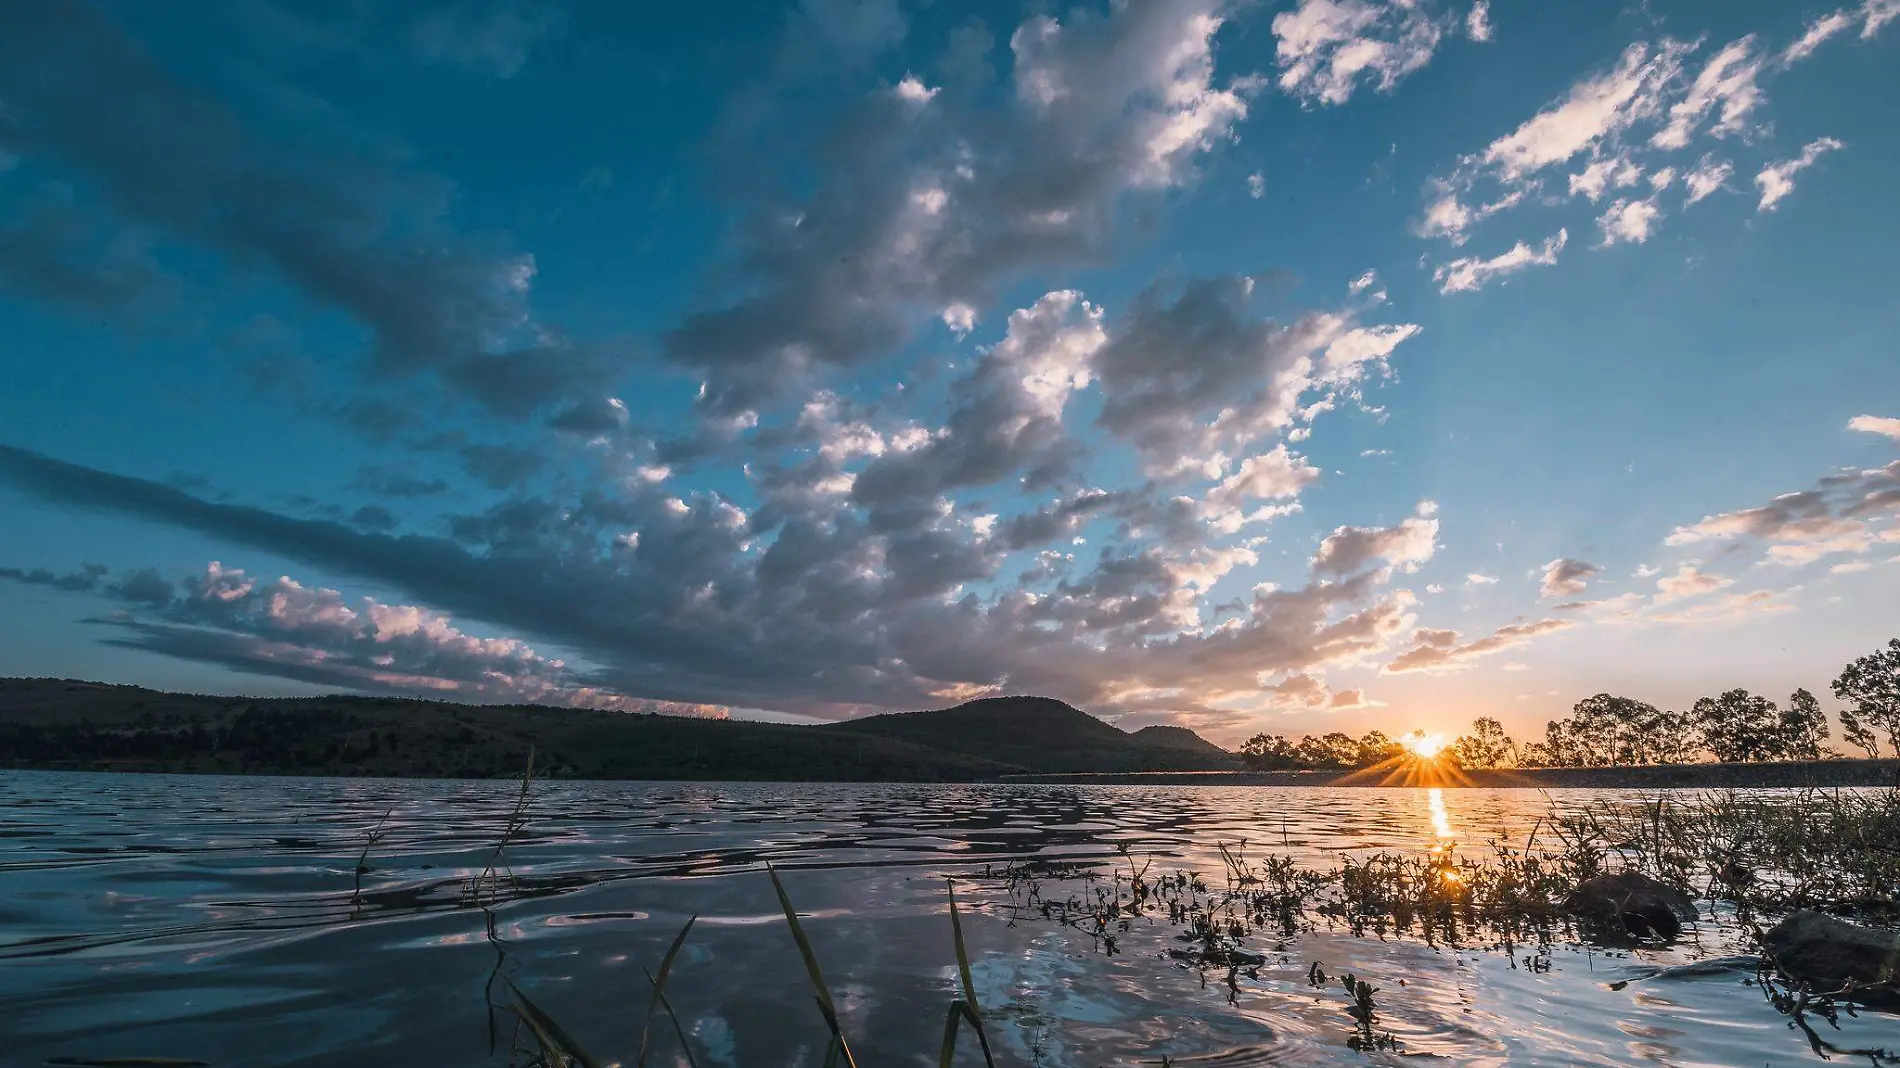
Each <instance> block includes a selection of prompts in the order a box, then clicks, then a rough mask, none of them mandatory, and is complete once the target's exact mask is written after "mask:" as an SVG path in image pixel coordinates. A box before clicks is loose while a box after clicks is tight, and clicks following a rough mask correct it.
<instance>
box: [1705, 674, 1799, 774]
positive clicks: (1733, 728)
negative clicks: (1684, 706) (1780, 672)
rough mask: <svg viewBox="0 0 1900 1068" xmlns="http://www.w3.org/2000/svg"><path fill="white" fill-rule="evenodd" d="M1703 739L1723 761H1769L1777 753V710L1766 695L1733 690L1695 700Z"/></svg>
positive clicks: (1779, 719) (1778, 747)
mask: <svg viewBox="0 0 1900 1068" xmlns="http://www.w3.org/2000/svg"><path fill="white" fill-rule="evenodd" d="M1695 718H1696V722H1697V723H1699V724H1700V725H1701V727H1702V739H1703V742H1704V743H1705V744H1706V745H1707V746H1708V747H1709V751H1710V752H1712V753H1714V754H1715V759H1717V760H1720V761H1723V762H1724V763H1737V762H1743V761H1760V760H1773V759H1774V758H1775V757H1777V756H1780V755H1781V710H1780V709H1778V708H1776V707H1775V703H1774V702H1773V701H1770V700H1769V699H1768V698H1766V697H1757V696H1756V695H1754V694H1752V693H1749V692H1748V691H1747V690H1743V689H1734V690H1729V691H1728V692H1726V693H1724V694H1722V696H1720V697H1704V698H1701V699H1699V700H1697V701H1696V703H1695Z"/></svg>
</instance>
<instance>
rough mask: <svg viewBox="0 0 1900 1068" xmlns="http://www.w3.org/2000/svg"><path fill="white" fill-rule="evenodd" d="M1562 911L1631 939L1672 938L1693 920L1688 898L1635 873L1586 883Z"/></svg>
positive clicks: (1568, 899)
mask: <svg viewBox="0 0 1900 1068" xmlns="http://www.w3.org/2000/svg"><path fill="white" fill-rule="evenodd" d="M1564 911H1565V912H1568V913H1570V914H1571V915H1572V916H1576V917H1578V918H1580V919H1582V920H1584V921H1586V922H1588V923H1593V924H1596V925H1598V926H1599V927H1601V928H1604V929H1606V930H1607V931H1608V932H1611V933H1615V932H1619V931H1620V932H1621V933H1623V934H1626V935H1628V936H1630V937H1632V938H1647V937H1649V936H1651V935H1655V936H1657V937H1661V938H1674V937H1676V936H1677V935H1678V934H1681V933H1682V924H1683V922H1684V921H1685V920H1694V919H1695V918H1696V910H1695V902H1694V901H1693V900H1691V899H1690V897H1689V895H1687V894H1685V893H1683V892H1682V891H1680V890H1677V889H1676V888H1675V887H1673V886H1670V885H1668V884H1666V883H1660V882H1657V881H1656V880H1654V879H1652V878H1650V877H1649V876H1647V875H1642V874H1639V873H1636V872H1624V873H1623V874H1621V875H1599V876H1597V877H1596V878H1594V879H1586V880H1585V881H1584V883H1583V885H1581V886H1579V887H1577V888H1576V889H1575V890H1574V891H1572V892H1571V894H1570V896H1569V897H1567V898H1565V899H1564Z"/></svg>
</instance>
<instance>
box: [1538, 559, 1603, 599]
mask: <svg viewBox="0 0 1900 1068" xmlns="http://www.w3.org/2000/svg"><path fill="white" fill-rule="evenodd" d="M1600 570H1602V569H1601V568H1599V567H1597V565H1595V564H1589V563H1585V562H1583V561H1582V560H1572V559H1570V558H1569V557H1565V556H1560V557H1558V558H1557V559H1555V560H1552V561H1551V562H1550V563H1548V564H1545V565H1544V575H1543V579H1542V580H1541V582H1540V583H1539V584H1538V595H1539V596H1540V597H1544V598H1546V599H1548V598H1551V597H1570V596H1575V595H1576V594H1579V593H1582V592H1583V591H1584V588H1585V587H1586V586H1588V585H1589V584H1590V577H1591V576H1593V575H1595V574H1596V573H1597V572H1598V571H1600Z"/></svg>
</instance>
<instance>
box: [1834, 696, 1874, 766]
mask: <svg viewBox="0 0 1900 1068" xmlns="http://www.w3.org/2000/svg"><path fill="white" fill-rule="evenodd" d="M1841 740H1842V741H1844V742H1846V743H1847V744H1848V745H1852V746H1856V747H1858V748H1859V749H1860V750H1861V751H1862V752H1864V753H1866V754H1867V759H1869V760H1873V759H1875V758H1877V757H1879V756H1880V738H1879V737H1878V736H1876V735H1875V734H1874V732H1873V731H1870V730H1868V729H1867V725H1866V724H1865V723H1862V722H1861V721H1860V716H1859V715H1857V714H1856V713H1855V712H1854V710H1853V709H1851V708H1843V709H1841Z"/></svg>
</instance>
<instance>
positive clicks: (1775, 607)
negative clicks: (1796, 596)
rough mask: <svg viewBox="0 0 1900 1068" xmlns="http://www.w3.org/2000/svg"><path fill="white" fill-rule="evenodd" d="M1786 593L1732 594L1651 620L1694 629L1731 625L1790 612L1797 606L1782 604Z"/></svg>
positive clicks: (1768, 591) (1784, 602) (1760, 591)
mask: <svg viewBox="0 0 1900 1068" xmlns="http://www.w3.org/2000/svg"><path fill="white" fill-rule="evenodd" d="M1786 592H1787V591H1774V590H1756V591H1754V592H1753V593H1731V594H1727V595H1725V596H1722V597H1719V598H1716V599H1715V600H1713V601H1708V602H1704V603H1702V604H1697V605H1692V606H1690V607H1688V608H1683V609H1678V610H1676V611H1673V612H1659V613H1657V614H1655V615H1653V616H1651V617H1650V618H1651V619H1654V620H1655V621H1657V622H1659V623H1679V624H1685V625H1691V626H1697V625H1706V624H1712V623H1732V622H1734V621H1736V620H1739V619H1746V618H1748V617H1750V616H1756V615H1763V614H1767V613H1772V612H1791V611H1793V610H1794V606H1793V605H1791V604H1788V603H1787V602H1786V601H1784V600H1782V599H1781V598H1783V597H1784V596H1785V595H1786Z"/></svg>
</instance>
